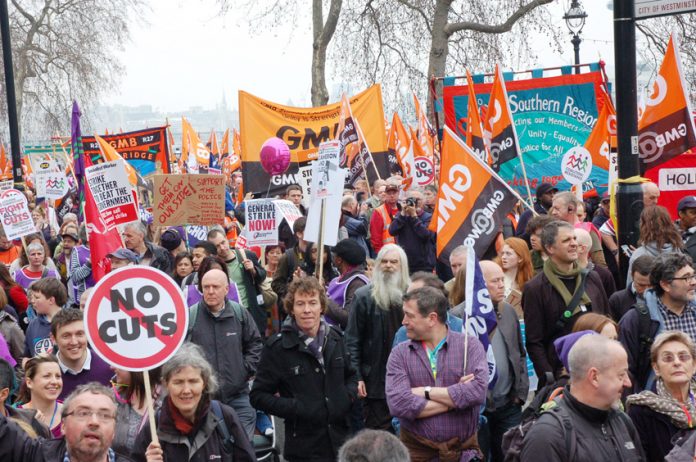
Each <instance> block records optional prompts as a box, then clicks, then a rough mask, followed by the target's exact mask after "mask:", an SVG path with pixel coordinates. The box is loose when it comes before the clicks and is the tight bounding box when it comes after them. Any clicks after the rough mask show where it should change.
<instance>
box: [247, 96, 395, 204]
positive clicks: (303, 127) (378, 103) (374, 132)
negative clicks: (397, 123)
mask: <svg viewBox="0 0 696 462" xmlns="http://www.w3.org/2000/svg"><path fill="white" fill-rule="evenodd" d="M349 101H350V107H351V112H352V115H353V117H354V118H355V119H356V120H357V121H358V122H359V124H360V126H361V127H362V135H363V138H364V140H365V143H366V144H367V148H369V150H370V152H371V153H372V155H373V158H374V160H375V163H376V164H377V168H378V169H379V171H380V175H381V176H383V177H386V176H388V175H389V168H388V166H387V162H386V154H387V136H386V133H385V131H384V109H383V106H382V90H381V87H380V86H379V85H373V86H372V87H370V88H368V89H367V90H365V91H363V92H361V93H359V94H357V95H355V96H353V97H351V98H350V99H349ZM340 113H341V102H340V101H339V102H337V103H334V104H329V105H327V106H320V107H313V108H298V107H291V106H284V105H281V104H277V103H274V102H271V101H267V100H264V99H261V98H258V97H256V96H254V95H251V94H250V93H247V92H245V91H240V92H239V126H240V138H241V158H242V163H243V166H242V172H243V175H244V188H245V190H246V191H249V192H259V191H262V192H264V193H265V192H266V191H271V192H272V193H277V192H280V191H282V190H284V189H285V188H286V187H287V186H288V185H290V184H300V182H299V181H298V180H299V179H298V178H297V174H298V172H299V168H300V167H303V166H306V165H307V164H308V163H309V162H310V161H312V160H315V159H316V158H317V153H318V150H319V144H321V143H322V142H324V141H328V140H333V139H336V131H337V128H338V122H339V117H340ZM272 137H278V138H281V139H282V140H283V141H285V142H286V143H287V144H288V147H289V148H290V153H291V164H290V167H289V168H288V170H287V171H286V172H285V174H282V175H275V176H273V177H271V176H270V175H269V174H267V173H266V172H265V171H264V170H263V168H262V167H261V162H260V158H259V154H260V152H261V146H262V145H263V143H264V142H266V140H268V139H269V138H272ZM344 167H345V166H344ZM367 170H368V174H370V175H373V174H374V169H372V168H368V169H367Z"/></svg>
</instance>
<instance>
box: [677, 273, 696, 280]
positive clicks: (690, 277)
mask: <svg viewBox="0 0 696 462" xmlns="http://www.w3.org/2000/svg"><path fill="white" fill-rule="evenodd" d="M672 280H673V281H687V282H689V281H696V273H694V274H689V275H686V276H682V277H680V278H672Z"/></svg>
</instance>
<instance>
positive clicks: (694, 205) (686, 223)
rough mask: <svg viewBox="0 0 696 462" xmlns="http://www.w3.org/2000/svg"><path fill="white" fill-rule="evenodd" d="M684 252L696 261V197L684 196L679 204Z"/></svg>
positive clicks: (678, 211) (678, 210) (679, 222)
mask: <svg viewBox="0 0 696 462" xmlns="http://www.w3.org/2000/svg"><path fill="white" fill-rule="evenodd" d="M677 213H678V214H679V221H678V224H679V230H680V231H681V233H682V239H683V240H684V250H686V253H688V254H689V255H690V256H691V258H692V259H694V260H696V196H684V197H683V198H682V199H681V200H680V201H679V203H678V204H677Z"/></svg>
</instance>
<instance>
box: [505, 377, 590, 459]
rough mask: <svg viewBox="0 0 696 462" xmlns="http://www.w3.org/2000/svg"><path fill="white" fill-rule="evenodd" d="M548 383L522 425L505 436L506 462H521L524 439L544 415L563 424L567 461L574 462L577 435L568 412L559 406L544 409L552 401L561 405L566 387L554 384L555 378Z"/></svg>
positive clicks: (525, 415)
mask: <svg viewBox="0 0 696 462" xmlns="http://www.w3.org/2000/svg"><path fill="white" fill-rule="evenodd" d="M546 383H547V384H549V385H546V386H544V387H543V388H542V389H541V390H539V392H538V393H537V395H536V396H535V397H534V399H533V400H532V402H531V403H530V404H529V406H527V408H526V409H525V410H524V411H523V412H522V421H521V422H520V424H519V425H517V426H516V427H513V428H511V429H509V430H508V431H506V432H505V434H504V435H503V454H505V462H519V461H520V460H521V459H520V455H521V454H522V448H523V447H524V438H525V437H526V436H527V434H528V433H529V432H530V431H531V429H532V427H533V426H534V424H535V423H536V422H537V420H539V417H541V415H542V414H549V415H551V416H553V417H554V418H555V419H556V420H558V422H559V423H560V424H561V427H562V428H563V434H564V436H565V446H566V454H568V459H567V460H573V455H574V454H575V452H576V449H577V435H576V433H575V430H574V429H573V423H572V421H571V419H570V415H569V414H568V411H567V410H566V409H565V408H564V407H563V406H559V405H558V404H556V405H555V406H553V407H552V408H551V409H548V410H544V409H543V406H544V405H545V404H547V403H550V402H552V401H555V402H556V403H559V401H560V400H562V399H563V390H564V387H562V386H558V385H559V384H558V383H553V378H551V379H550V380H548V379H547V381H546Z"/></svg>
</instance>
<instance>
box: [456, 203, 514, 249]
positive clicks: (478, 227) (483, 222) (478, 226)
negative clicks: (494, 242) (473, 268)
mask: <svg viewBox="0 0 696 462" xmlns="http://www.w3.org/2000/svg"><path fill="white" fill-rule="evenodd" d="M504 198H505V194H503V193H502V192H501V191H497V190H496V191H495V192H494V193H493V196H492V197H491V198H490V199H489V200H488V203H487V204H486V206H485V207H484V208H482V209H477V210H474V212H473V213H472V214H471V215H472V216H471V224H472V230H471V232H470V233H469V234H468V235H467V236H466V238H465V239H464V245H469V246H472V247H473V246H474V245H475V243H476V240H477V239H478V238H479V237H481V236H482V235H484V234H486V235H487V234H490V233H492V232H493V229H494V227H495V220H494V219H493V216H494V214H495V212H496V210H497V209H498V206H499V205H500V203H501V202H503V199H504Z"/></svg>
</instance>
